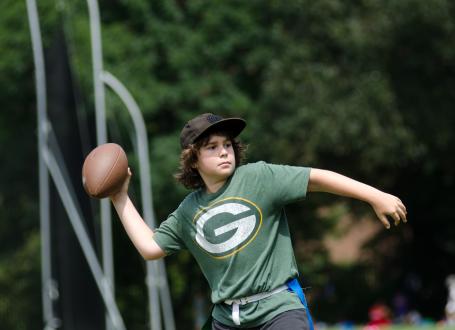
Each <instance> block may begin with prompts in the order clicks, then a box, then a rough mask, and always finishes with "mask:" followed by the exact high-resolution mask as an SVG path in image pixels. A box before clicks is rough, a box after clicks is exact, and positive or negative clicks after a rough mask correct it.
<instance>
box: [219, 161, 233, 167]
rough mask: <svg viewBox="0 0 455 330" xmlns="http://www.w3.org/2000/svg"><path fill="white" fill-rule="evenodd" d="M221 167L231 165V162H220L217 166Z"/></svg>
mask: <svg viewBox="0 0 455 330" xmlns="http://www.w3.org/2000/svg"><path fill="white" fill-rule="evenodd" d="M223 165H231V162H222V163H220V164H219V165H218V166H223Z"/></svg>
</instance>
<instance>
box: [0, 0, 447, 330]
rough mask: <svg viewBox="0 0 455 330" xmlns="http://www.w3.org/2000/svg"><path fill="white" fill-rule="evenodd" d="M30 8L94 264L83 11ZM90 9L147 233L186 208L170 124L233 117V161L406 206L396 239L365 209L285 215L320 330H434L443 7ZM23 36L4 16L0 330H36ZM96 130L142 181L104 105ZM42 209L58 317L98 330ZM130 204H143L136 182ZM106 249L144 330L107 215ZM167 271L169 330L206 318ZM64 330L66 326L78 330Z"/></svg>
mask: <svg viewBox="0 0 455 330" xmlns="http://www.w3.org/2000/svg"><path fill="white" fill-rule="evenodd" d="M37 5H38V12H39V18H40V23H41V32H42V38H43V43H44V55H45V64H46V75H47V78H48V82H47V96H48V112H49V118H50V120H51V121H52V123H53V128H54V130H55V132H56V135H57V137H58V139H57V144H58V145H59V146H60V148H61V150H62V152H63V158H64V159H65V162H66V164H67V166H68V171H69V174H70V176H71V178H72V180H73V184H74V187H75V191H76V194H77V196H78V199H79V201H80V203H81V205H82V208H83V212H84V214H86V215H87V217H86V223H85V225H86V228H87V230H88V231H89V233H90V235H91V236H90V237H91V239H92V241H93V244H94V246H95V248H96V249H97V251H99V250H100V249H101V247H100V245H101V243H100V240H101V239H100V232H99V229H98V227H99V226H98V220H97V217H96V216H95V217H94V218H93V219H92V217H91V216H90V214H96V212H97V209H98V208H99V206H98V204H97V203H96V202H94V201H90V200H88V197H87V196H86V195H85V193H84V191H83V189H82V186H81V178H80V173H81V167H82V163H83V159H84V156H85V155H86V154H87V153H88V152H89V151H90V150H91V149H92V148H93V147H94V146H95V145H96V132H95V117H94V95H93V72H92V58H91V46H90V29H89V18H88V9H87V3H86V2H85V1H81V0H78V1H76V0H40V1H38V4H37ZM99 7H100V16H101V28H102V45H103V60H104V67H105V69H106V70H108V71H109V72H111V73H113V74H114V75H115V76H116V77H118V78H119V79H120V80H121V81H122V82H123V83H124V84H125V85H126V86H127V87H128V89H129V90H130V92H131V94H132V95H133V97H134V98H135V100H136V101H137V103H138V105H139V107H140V108H141V110H142V113H143V116H144V119H145V122H146V129H147V135H148V138H149V153H150V158H151V177H152V186H153V195H154V205H155V211H156V215H157V218H158V219H159V222H160V221H162V220H164V219H166V217H167V215H168V214H169V213H171V212H172V211H173V210H174V209H175V208H176V207H177V206H178V205H179V202H180V201H181V200H182V198H184V196H185V195H186V194H187V193H188V191H186V190H185V189H184V188H183V187H180V186H178V185H177V183H176V182H175V180H174V179H173V177H172V174H173V173H175V171H176V169H177V166H178V157H179V152H180V146H179V140H178V136H179V133H180V130H181V128H182V126H183V124H184V123H185V122H186V121H187V120H189V119H190V118H192V117H193V116H195V115H196V114H199V113H203V112H214V113H217V114H222V115H225V116H240V117H243V118H245V119H246V121H247V122H248V127H247V129H246V130H245V132H244V133H243V134H242V140H243V142H245V143H247V144H249V149H248V162H254V161H258V160H264V161H267V162H272V163H279V164H290V165H302V166H310V167H317V168H325V169H329V170H333V171H336V172H340V173H343V174H345V175H348V176H351V177H353V178H355V179H358V180H360V181H363V182H367V183H369V184H371V185H373V186H376V187H378V188H379V189H382V190H385V191H387V192H390V193H392V194H394V195H397V196H399V197H400V198H401V199H402V200H403V202H404V203H405V205H406V206H407V210H408V220H409V222H408V223H407V224H405V225H400V226H398V227H396V228H395V227H393V228H391V229H390V230H388V231H386V230H383V228H382V227H381V225H380V222H379V221H377V219H375V217H374V212H373V211H372V209H371V208H370V207H369V206H368V205H367V204H365V203H361V202H358V201H353V200H349V199H345V198H337V197H334V196H331V195H325V194H311V195H309V197H308V198H307V199H306V200H305V201H304V202H302V203H298V204H293V205H290V206H289V207H288V208H287V214H288V218H289V221H290V227H291V232H292V235H293V237H292V238H293V241H294V246H295V253H296V257H297V260H298V263H299V267H300V271H301V273H302V281H303V283H304V286H306V287H311V289H309V290H308V291H307V296H308V300H309V303H310V306H311V309H312V313H313V315H314V318H315V320H316V321H317V322H318V323H319V326H320V327H321V328H323V327H324V325H325V324H326V325H334V324H345V325H349V324H368V323H369V322H370V323H371V322H372V320H374V317H375V316H374V315H377V314H378V313H377V310H378V308H379V309H381V310H382V314H381V315H383V318H385V319H388V320H390V321H391V322H394V321H395V322H398V321H399V322H401V323H405V324H406V323H412V324H422V323H425V324H435V325H438V324H439V325H441V324H443V322H444V320H445V319H446V317H447V316H446V312H445V306H446V303H447V298H448V287H447V285H446V279H447V277H448V276H449V275H450V274H453V273H455V218H454V215H453V209H452V208H453V206H454V202H455V193H454V188H455V187H454V180H455V150H454V149H455V148H454V146H455V130H454V128H455V111H454V106H453V104H454V103H455V47H454V45H455V2H453V1H450V0H431V1H426V0H401V1H393V0H383V1H378V0H357V1H342V0H319V1H309V0H288V1H258V0H251V1H238V0H232V1H209V0H192V1H185V0H174V1H172V0H169V1H168V0H159V1H143V0H115V1H100V2H99ZM29 28H30V27H29V24H28V21H27V8H26V2H25V1H17V0H3V1H1V3H0V50H1V55H0V104H1V106H2V109H3V110H2V111H0V148H1V152H0V153H1V155H2V161H1V163H0V169H1V170H0V242H1V243H0V244H1V245H0V328H1V329H40V328H43V317H42V302H41V291H42V287H41V274H40V244H41V243H40V236H39V230H40V226H39V203H38V201H39V189H38V187H39V186H38V151H37V148H38V146H37V119H36V118H37V111H36V92H35V80H34V63H33V53H32V46H31V45H32V44H31V37H30V30H29ZM450 109H452V110H450ZM106 115H107V125H108V136H109V141H112V142H117V143H119V144H121V145H122V146H123V147H124V148H125V150H126V151H127V152H128V153H129V160H130V165H131V167H132V170H133V174H136V173H138V167H137V165H138V164H137V163H138V160H137V158H136V156H135V155H134V154H133V153H132V149H133V148H132V143H131V142H130V141H131V138H130V137H131V135H132V134H133V133H132V123H131V120H130V119H129V117H128V115H127V113H126V111H125V109H124V106H123V104H122V103H121V102H120V100H119V98H118V97H117V96H116V95H115V94H113V93H112V92H110V91H106ZM51 194H53V198H54V199H53V208H52V212H53V213H52V221H53V227H52V228H53V230H54V229H55V231H54V234H53V235H54V237H53V243H55V244H54V246H55V248H54V252H53V253H54V255H53V260H52V262H53V265H54V269H55V271H56V276H57V277H58V278H60V279H61V283H60V287H59V298H58V299H57V302H56V305H55V306H56V312H57V314H58V315H60V316H61V317H62V319H65V317H63V316H62V315H63V314H65V313H68V308H70V310H73V312H72V313H71V315H66V320H71V319H74V320H76V319H78V318H81V317H82V316H81V315H82V314H81V315H79V314H78V311H80V313H82V311H83V309H82V307H78V306H86V308H89V309H90V311H91V313H93V314H94V315H100V317H101V318H102V319H104V314H103V313H104V311H103V306H102V302H101V300H100V298H99V297H97V292H96V288H94V284H93V283H92V282H93V279H92V277H91V275H90V273H89V272H88V270H87V266H86V261H85V260H84V258H83V257H82V256H81V252H80V246H79V243H78V242H77V241H76V240H75V238H74V233H73V232H72V229H71V227H70V225H69V222H68V219H67V218H66V214H65V212H64V210H63V208H62V206H61V202H59V198H58V195H57V194H56V192H55V187H52V192H51ZM131 196H132V198H133V199H134V200H135V202H136V203H137V204H138V205H140V190H139V187H138V182H137V175H135V176H134V182H133V186H132V190H131ZM113 237H114V258H115V259H114V262H115V285H116V300H117V303H118V305H119V309H120V312H121V314H122V316H123V318H124V321H125V324H126V327H127V328H128V329H147V327H148V324H149V320H148V316H147V292H146V290H145V281H144V277H145V263H144V261H143V260H141V258H140V256H139V254H138V253H137V252H136V251H135V250H134V248H133V246H132V244H131V243H130V242H129V240H128V238H127V236H126V234H125V233H124V231H123V228H122V227H121V225H120V223H119V221H117V218H116V217H115V216H114V217H113ZM62 242H65V245H61V244H62ZM165 263H166V267H167V275H168V281H169V286H170V291H171V296H172V301H173V308H174V314H175V315H174V316H175V322H176V327H177V329H193V328H195V329H196V328H197V327H198V326H199V325H200V323H201V319H203V317H204V316H205V315H206V313H207V311H208V310H209V308H210V302H209V292H208V290H209V289H208V286H207V284H206V282H205V279H204V278H203V276H202V274H201V272H200V271H199V268H198V265H197V264H196V262H195V260H194V259H193V258H192V257H191V255H189V254H188V253H186V252H182V253H179V254H177V255H175V256H172V257H169V258H166V260H165ZM71 267H73V268H71ZM69 269H75V270H76V271H74V270H72V271H70V272H69V271H68V270H69ZM81 288H82V289H81ZM90 290H92V291H93V293H90V294H88V293H87V295H86V296H82V295H81V294H79V295H77V294H76V293H77V292H79V293H83V292H92V291H90ZM378 306H379V307H378ZM375 308H376V309H375ZM375 311H376V314H374V313H375ZM84 313H85V314H86V312H84ZM94 318H96V316H94ZM98 318H99V317H98ZM98 321H99V320H98ZM94 322H95V321H94ZM101 322H102V320H101ZM76 324H77V322H76V321H74V322H71V321H69V322H68V321H67V323H66V324H63V326H62V328H63V329H90V327H87V326H84V327H78V326H77V325H76ZM94 324H95V323H94ZM95 328H96V327H95Z"/></svg>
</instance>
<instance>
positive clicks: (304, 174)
mask: <svg viewBox="0 0 455 330" xmlns="http://www.w3.org/2000/svg"><path fill="white" fill-rule="evenodd" d="M263 165H264V167H263V174H264V176H265V180H264V184H266V185H267V186H268V187H267V188H266V189H267V190H268V191H270V192H271V193H272V195H273V198H272V199H273V201H274V202H275V203H277V204H279V205H285V204H288V203H292V202H295V201H298V200H301V199H304V198H305V197H306V193H307V190H308V182H309V179H310V171H311V168H309V167H300V166H289V165H275V164H267V163H263Z"/></svg>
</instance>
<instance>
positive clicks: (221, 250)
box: [193, 197, 262, 259]
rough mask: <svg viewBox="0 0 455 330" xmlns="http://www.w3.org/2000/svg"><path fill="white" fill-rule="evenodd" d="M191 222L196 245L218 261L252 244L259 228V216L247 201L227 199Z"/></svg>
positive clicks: (257, 211)
mask: <svg viewBox="0 0 455 330" xmlns="http://www.w3.org/2000/svg"><path fill="white" fill-rule="evenodd" d="M193 222H195V225H196V237H195V240H196V242H197V244H198V245H199V246H200V247H201V248H202V249H203V250H205V251H206V252H207V253H209V254H210V255H211V256H212V257H214V258H218V259H220V258H226V257H229V256H232V255H234V254H235V253H237V252H239V251H240V250H242V249H243V248H244V247H245V246H247V245H248V244H249V243H250V242H252V241H253V239H254V238H255V237H256V235H257V233H258V232H259V229H260V228H261V225H262V212H261V209H260V208H259V207H258V206H257V205H256V204H254V203H253V202H251V201H249V200H247V199H244V198H239V197H231V198H226V199H222V200H220V201H217V202H215V203H213V204H212V205H210V206H209V207H207V208H205V209H203V210H201V211H200V212H198V213H197V214H196V215H195V217H194V219H193Z"/></svg>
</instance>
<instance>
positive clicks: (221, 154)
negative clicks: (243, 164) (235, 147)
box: [220, 146, 228, 156]
mask: <svg viewBox="0 0 455 330" xmlns="http://www.w3.org/2000/svg"><path fill="white" fill-rule="evenodd" d="M227 153H228V152H227V149H226V147H224V146H222V147H221V150H220V156H224V155H227Z"/></svg>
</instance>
